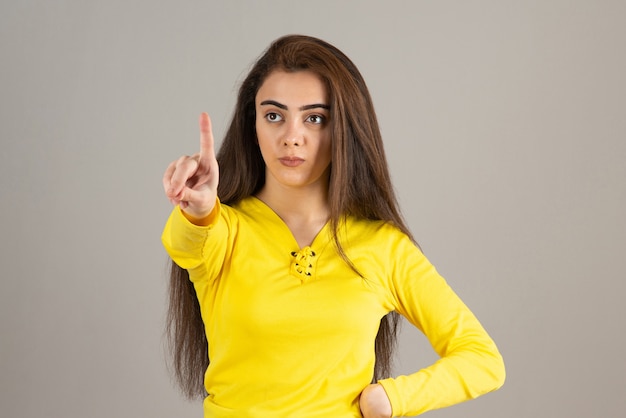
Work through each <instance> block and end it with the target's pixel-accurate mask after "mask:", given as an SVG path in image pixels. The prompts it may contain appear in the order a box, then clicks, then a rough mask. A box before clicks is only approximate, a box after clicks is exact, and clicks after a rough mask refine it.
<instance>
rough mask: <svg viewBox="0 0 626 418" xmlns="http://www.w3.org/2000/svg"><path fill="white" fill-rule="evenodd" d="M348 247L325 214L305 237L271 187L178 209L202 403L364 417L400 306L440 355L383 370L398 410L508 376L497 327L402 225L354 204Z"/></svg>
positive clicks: (344, 233) (178, 257) (444, 402)
mask: <svg viewBox="0 0 626 418" xmlns="http://www.w3.org/2000/svg"><path fill="white" fill-rule="evenodd" d="M339 237H340V241H341V243H342V246H343V248H344V250H345V252H346V254H347V256H348V257H349V258H350V260H351V261H352V262H353V263H354V265H355V266H356V268H357V269H358V270H359V272H360V273H361V275H362V277H361V276H359V275H358V274H357V273H355V272H354V271H353V270H352V269H351V268H350V267H349V266H348V265H347V264H346V263H345V262H344V261H343V260H342V259H341V258H340V257H339V255H338V253H337V251H336V249H335V246H334V243H333V240H332V238H331V234H330V230H329V227H328V225H326V226H325V227H324V228H323V229H322V230H321V231H320V233H319V234H318V235H317V237H316V238H315V240H314V241H313V243H312V244H311V245H310V246H308V247H305V248H298V244H297V243H296V240H295V238H294V237H293V235H292V234H291V232H290V230H289V229H288V227H287V226H286V225H285V223H284V222H283V221H282V220H281V219H280V218H279V217H278V215H276V214H275V213H274V212H273V211H272V210H271V209H270V208H269V207H268V206H266V205H265V204H264V203H263V202H261V201H260V200H258V199H256V198H254V197H249V198H246V199H244V200H242V201H241V202H239V203H238V204H236V205H234V206H232V207H230V206H226V205H221V204H220V203H219V202H218V204H217V205H216V207H215V209H214V211H213V213H212V214H211V219H210V222H209V225H208V226H204V227H203V226H196V225H193V224H191V223H190V222H189V221H188V220H187V219H186V218H185V217H184V215H183V214H182V212H181V210H180V208H178V207H177V208H175V209H174V211H173V212H172V214H171V216H170V218H169V220H168V222H167V224H166V226H165V230H164V232H163V237H162V239H163V244H164V245H165V248H166V249H167V251H168V253H169V254H170V256H171V257H172V259H173V260H174V261H175V262H176V263H177V264H178V265H179V266H181V267H182V268H184V269H187V270H188V271H189V276H190V279H191V280H192V282H193V283H194V286H195V289H196V293H197V295H198V299H199V303H200V308H201V312H202V317H203V319H204V323H205V328H206V335H207V339H208V343H209V358H210V360H211V363H210V365H209V367H208V369H207V371H206V374H205V386H206V390H207V392H208V393H209V395H208V396H207V398H206V399H205V401H204V416H205V417H238V418H243V417H272V418H276V417H302V418H305V417H333V418H341V417H360V416H361V414H360V411H359V405H358V398H359V394H360V392H361V391H362V390H363V389H364V388H365V387H366V386H367V385H368V384H369V383H370V382H371V379H372V376H373V370H374V357H375V356H374V340H375V337H376V333H377V331H378V326H379V323H380V319H381V318H382V317H383V316H384V315H385V314H387V313H388V312H390V311H393V310H395V311H397V312H398V313H400V314H401V315H403V316H404V317H406V318H407V319H408V320H409V321H410V322H411V323H413V324H414V325H415V326H416V327H417V328H419V329H420V330H421V331H422V332H424V334H425V335H426V336H427V337H428V339H429V340H430V342H431V344H432V346H433V348H434V349H435V351H436V352H437V353H438V354H439V355H440V356H441V359H440V360H439V361H437V362H436V363H435V364H433V365H432V366H430V367H428V368H425V369H423V370H420V371H418V372H416V373H414V374H411V375H409V376H400V377H397V378H395V379H385V380H381V381H380V382H379V383H381V384H382V385H383V387H384V388H385V390H386V392H387V395H388V396H389V399H390V401H391V404H392V408H393V413H394V416H402V415H417V414H420V413H422V412H425V411H428V410H431V409H436V408H441V407H444V406H448V405H451V404H454V403H458V402H461V401H463V400H467V399H471V398H474V397H476V396H478V395H481V394H483V393H486V392H489V391H492V390H494V389H497V388H498V387H500V386H501V385H502V383H503V381H504V365H503V362H502V358H501V356H500V354H499V353H498V350H497V348H496V346H495V344H494V343H493V341H492V339H491V338H490V337H489V336H488V335H487V333H486V332H485V330H484V329H483V327H482V326H481V325H480V323H479V322H478V321H477V319H476V318H475V317H474V315H473V314H472V313H471V312H470V311H469V309H468V308H467V307H466V306H465V305H464V304H463V302H462V301H461V300H460V299H459V298H458V297H457V295H456V294H455V293H454V292H453V291H452V290H451V289H450V287H449V286H448V285H447V284H446V282H445V281H444V279H443V278H442V277H441V276H440V275H439V274H438V273H437V271H436V270H435V268H434V267H433V266H432V265H431V264H430V262H429V261H428V260H427V259H426V258H425V257H424V255H423V254H422V253H421V251H420V250H419V249H418V248H417V247H416V246H415V244H414V243H413V242H412V241H411V240H410V239H409V238H408V237H407V236H406V235H405V234H403V233H402V232H400V231H399V230H398V229H397V228H395V227H394V226H391V225H389V224H387V223H384V222H381V221H369V220H359V219H355V218H352V217H349V218H347V219H346V220H345V222H343V223H342V225H341V227H340V231H339Z"/></svg>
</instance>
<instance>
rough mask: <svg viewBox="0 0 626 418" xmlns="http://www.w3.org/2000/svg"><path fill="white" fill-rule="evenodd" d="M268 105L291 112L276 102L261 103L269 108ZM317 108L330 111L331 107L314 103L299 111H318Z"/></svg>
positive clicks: (264, 101) (266, 101)
mask: <svg viewBox="0 0 626 418" xmlns="http://www.w3.org/2000/svg"><path fill="white" fill-rule="evenodd" d="M267 105H269V106H276V107H277V108H279V109H283V110H289V108H288V107H287V106H286V105H284V104H282V103H279V102H277V101H276V100H263V101H262V102H261V106H267ZM317 108H322V109H326V110H330V106H328V105H325V104H322V103H314V104H309V105H304V106H300V107H299V108H298V110H309V109H317Z"/></svg>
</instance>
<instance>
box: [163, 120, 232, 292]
mask: <svg viewBox="0 0 626 418" xmlns="http://www.w3.org/2000/svg"><path fill="white" fill-rule="evenodd" d="M218 180H219V169H218V165H217V160H216V158H215V151H214V141H213V134H212V132H211V121H210V119H209V115H207V114H206V113H202V114H201V115H200V152H199V153H198V154H195V155H193V156H191V157H189V156H183V157H180V158H179V159H178V160H176V161H173V162H172V163H171V164H170V165H169V166H168V167H167V169H166V171H165V174H164V175H163V187H164V189H165V194H166V196H167V198H168V199H169V200H170V202H172V204H174V205H175V206H176V207H175V208H174V210H173V211H172V213H171V215H170V217H169V219H168V220H167V223H166V224H165V228H164V230H163V234H162V236H161V240H162V242H163V245H164V247H165V249H166V251H167V253H168V254H169V255H170V257H171V258H172V260H174V262H175V263H176V264H177V265H179V266H180V267H182V268H184V269H186V270H188V271H189V274H190V277H191V278H192V280H193V278H194V277H195V278H211V277H215V275H216V274H217V272H218V271H219V266H220V265H221V264H222V262H223V260H224V256H225V252H226V247H225V246H222V245H217V246H216V243H220V242H225V241H223V240H221V239H218V240H214V239H208V238H209V236H211V237H226V236H227V234H228V227H227V225H226V224H225V223H223V222H218V219H219V218H220V217H221V212H222V210H221V205H220V204H219V203H218V199H217V185H218Z"/></svg>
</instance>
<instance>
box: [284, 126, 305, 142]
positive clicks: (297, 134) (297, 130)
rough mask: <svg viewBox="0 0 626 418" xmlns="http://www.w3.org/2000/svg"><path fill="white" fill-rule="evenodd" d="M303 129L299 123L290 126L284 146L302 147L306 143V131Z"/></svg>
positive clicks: (285, 136)
mask: <svg viewBox="0 0 626 418" xmlns="http://www.w3.org/2000/svg"><path fill="white" fill-rule="evenodd" d="M302 128H303V127H302V124H300V123H298V121H293V122H292V123H290V124H288V125H287V129H286V131H285V134H284V136H283V145H284V146H286V147H288V146H295V147H298V146H300V145H302V144H303V142H304V130H303V129H302Z"/></svg>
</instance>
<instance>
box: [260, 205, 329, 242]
mask: <svg viewBox="0 0 626 418" xmlns="http://www.w3.org/2000/svg"><path fill="white" fill-rule="evenodd" d="M250 199H251V203H252V204H253V205H254V206H256V207H257V208H258V209H259V210H262V211H263V212H267V213H268V216H271V217H273V218H274V221H275V222H276V224H277V225H280V227H281V228H282V229H283V230H284V232H285V233H287V234H288V235H289V237H290V240H291V241H292V244H293V245H294V248H297V249H298V251H302V250H304V249H305V248H314V249H316V250H318V251H320V250H321V249H322V248H323V247H325V246H326V244H327V243H328V240H329V238H330V236H329V233H328V228H329V227H330V226H329V225H330V220H328V221H326V222H325V223H324V225H323V226H322V227H321V228H320V229H319V230H318V231H317V233H316V234H315V237H314V238H313V240H312V241H311V243H310V244H308V245H305V246H300V244H299V243H298V240H297V239H296V237H295V235H294V233H293V231H292V230H291V228H289V226H288V225H287V223H286V222H285V221H284V220H283V218H281V217H280V216H279V215H278V214H277V213H276V212H275V211H274V209H272V208H271V207H270V206H269V205H268V204H267V203H265V202H264V201H262V200H261V199H259V198H258V197H256V196H250Z"/></svg>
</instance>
